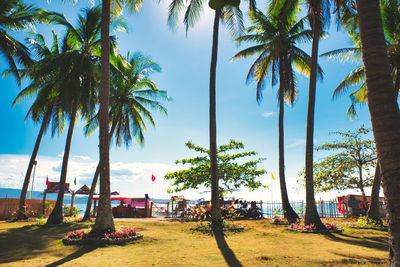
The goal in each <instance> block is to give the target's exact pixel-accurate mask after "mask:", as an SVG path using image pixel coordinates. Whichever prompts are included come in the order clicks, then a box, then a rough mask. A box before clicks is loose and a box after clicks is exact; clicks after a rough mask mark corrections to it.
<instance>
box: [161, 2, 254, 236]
mask: <svg viewBox="0 0 400 267" xmlns="http://www.w3.org/2000/svg"><path fill="white" fill-rule="evenodd" d="M250 2H253V1H250ZM205 3H206V1H204V0H190V2H189V4H188V5H187V6H186V4H187V3H186V2H184V1H181V0H172V1H171V3H170V5H169V16H168V23H169V25H170V26H171V27H172V28H175V27H176V26H177V22H178V16H179V15H180V13H181V12H182V11H183V10H184V9H185V8H186V11H185V15H184V20H183V22H184V24H185V26H186V31H188V29H189V28H190V27H194V25H195V24H196V22H197V21H198V20H199V18H200V15H201V12H202V11H203V8H204V5H205ZM239 4H240V0H236V1H229V2H228V1H226V2H225V1H224V0H210V1H209V2H208V5H209V6H210V8H211V9H213V10H214V11H215V14H214V24H213V39H212V40H213V41H212V52H211V64H210V86H209V89H210V110H209V115H210V117H209V118H210V119H209V122H210V128H209V138H210V169H211V170H210V173H211V205H212V206H211V218H212V227H213V229H221V228H222V219H221V209H220V203H219V197H220V192H219V186H218V166H217V123H216V104H215V81H216V68H217V54H218V31H219V22H220V20H222V21H224V22H225V23H226V25H227V26H228V28H229V30H230V31H231V33H232V35H233V36H234V35H236V34H238V33H241V32H242V31H243V30H244V26H243V15H242V12H241V10H240V8H239Z"/></svg>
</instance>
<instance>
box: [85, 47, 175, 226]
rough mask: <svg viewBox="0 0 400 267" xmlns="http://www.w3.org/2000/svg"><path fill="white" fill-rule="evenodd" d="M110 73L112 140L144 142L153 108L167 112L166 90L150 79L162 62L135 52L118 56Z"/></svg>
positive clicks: (93, 124)
mask: <svg viewBox="0 0 400 267" xmlns="http://www.w3.org/2000/svg"><path fill="white" fill-rule="evenodd" d="M112 69H113V71H112V76H111V94H110V111H109V117H110V126H111V129H110V135H109V138H110V141H111V139H112V137H113V136H114V138H115V144H116V146H120V145H121V144H122V143H123V142H124V143H125V145H126V147H129V145H130V144H131V142H132V139H133V140H134V142H135V143H136V144H139V145H142V144H143V142H144V132H145V131H146V128H147V127H146V121H147V122H149V123H150V125H152V126H153V127H154V126H155V124H154V120H153V116H152V115H151V111H159V112H160V113H161V114H164V115H166V114H167V111H166V109H165V107H164V106H163V105H162V103H161V102H160V101H166V100H168V96H167V94H166V91H160V90H159V89H158V87H157V85H156V83H155V82H154V81H153V80H152V79H150V75H151V74H152V73H154V72H159V71H161V68H160V66H159V65H158V64H157V63H155V62H154V61H152V60H150V59H149V58H147V57H146V56H144V55H143V54H141V53H135V54H134V55H130V53H128V55H127V57H126V58H124V57H123V56H121V55H118V56H116V57H115V60H114V67H113V68H112ZM98 125H99V124H98V114H97V115H96V116H95V117H93V118H90V119H89V121H88V124H87V125H86V127H85V133H86V134H87V135H89V134H91V133H93V132H94V130H96V129H97V128H98ZM99 172H100V163H99V164H98V165H97V168H96V172H95V175H94V177H93V181H92V186H91V188H90V194H89V198H88V202H87V205H86V211H85V215H84V217H83V219H82V220H83V221H86V220H89V219H90V210H91V204H92V200H93V194H94V190H95V186H96V184H97V181H98V177H99Z"/></svg>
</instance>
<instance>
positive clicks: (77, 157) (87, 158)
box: [72, 155, 91, 160]
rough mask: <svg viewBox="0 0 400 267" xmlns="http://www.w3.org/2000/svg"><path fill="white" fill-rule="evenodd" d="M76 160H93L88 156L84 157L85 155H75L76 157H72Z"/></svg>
mask: <svg viewBox="0 0 400 267" xmlns="http://www.w3.org/2000/svg"><path fill="white" fill-rule="evenodd" d="M72 157H73V158H74V159H81V160H91V158H90V157H88V156H83V155H75V156H72Z"/></svg>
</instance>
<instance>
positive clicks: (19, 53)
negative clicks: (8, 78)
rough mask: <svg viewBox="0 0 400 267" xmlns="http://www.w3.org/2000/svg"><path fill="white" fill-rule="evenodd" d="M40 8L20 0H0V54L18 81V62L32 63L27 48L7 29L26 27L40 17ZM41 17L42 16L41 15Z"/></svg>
mask: <svg viewBox="0 0 400 267" xmlns="http://www.w3.org/2000/svg"><path fill="white" fill-rule="evenodd" d="M41 12H42V11H41V9H38V8H36V7H34V6H33V5H27V4H25V3H24V2H22V1H20V0H0V54H2V55H3V56H4V58H5V59H6V60H7V62H8V65H9V68H10V71H11V72H12V73H13V74H14V75H15V76H16V77H17V80H18V82H20V76H19V73H18V66H17V64H18V63H21V64H23V65H26V64H30V63H32V59H31V58H30V56H29V49H28V48H27V47H26V46H25V45H24V44H22V43H21V42H19V41H17V40H16V39H14V38H13V37H12V36H11V35H10V34H9V31H12V30H23V29H27V28H28V27H29V26H30V25H31V24H32V23H35V22H37V21H38V20H41V19H40V13H41ZM42 18H43V17H42Z"/></svg>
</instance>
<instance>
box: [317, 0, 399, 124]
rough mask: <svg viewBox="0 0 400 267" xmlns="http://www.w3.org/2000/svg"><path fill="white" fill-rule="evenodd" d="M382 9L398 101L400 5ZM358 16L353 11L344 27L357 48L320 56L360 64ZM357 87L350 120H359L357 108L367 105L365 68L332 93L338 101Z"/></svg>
mask: <svg viewBox="0 0 400 267" xmlns="http://www.w3.org/2000/svg"><path fill="white" fill-rule="evenodd" d="M381 9H382V12H381V13H382V22H383V28H384V33H385V38H386V42H387V50H388V56H389V62H390V66H391V70H392V77H393V83H394V88H395V92H394V94H395V99H397V98H398V92H399V90H400V59H399V58H400V30H399V25H400V11H399V9H398V1H396V0H390V1H381ZM356 16H357V14H356V13H355V12H354V11H353V12H351V13H350V14H349V15H347V16H346V17H345V18H342V21H343V24H344V25H345V26H346V27H345V30H346V31H347V32H348V34H349V36H350V38H351V40H352V41H353V43H354V47H350V48H340V49H336V50H333V51H330V52H327V53H324V54H322V55H321V56H325V57H328V58H331V59H337V60H339V61H341V62H346V61H348V60H352V61H356V62H361V60H362V59H361V44H360V36H359V32H358V28H357V26H358V25H357V20H356V18H354V17H356ZM350 24H351V25H352V26H351V27H349V25H350ZM354 24H355V25H354ZM349 28H350V29H349ZM358 85H359V87H358V88H357V90H355V91H353V92H351V93H350V99H351V102H352V104H351V106H350V107H349V109H348V110H347V116H348V117H349V118H350V119H353V118H357V112H356V105H357V104H359V103H366V102H367V101H368V97H367V88H366V83H365V71H364V66H363V65H360V66H358V67H357V68H355V69H354V70H353V71H352V72H350V73H349V74H348V75H347V76H346V77H345V78H344V79H343V81H342V82H341V83H340V84H339V85H338V86H337V88H336V89H335V90H334V93H333V98H337V97H339V96H341V95H343V94H346V93H348V91H349V89H351V88H353V87H354V86H358Z"/></svg>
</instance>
